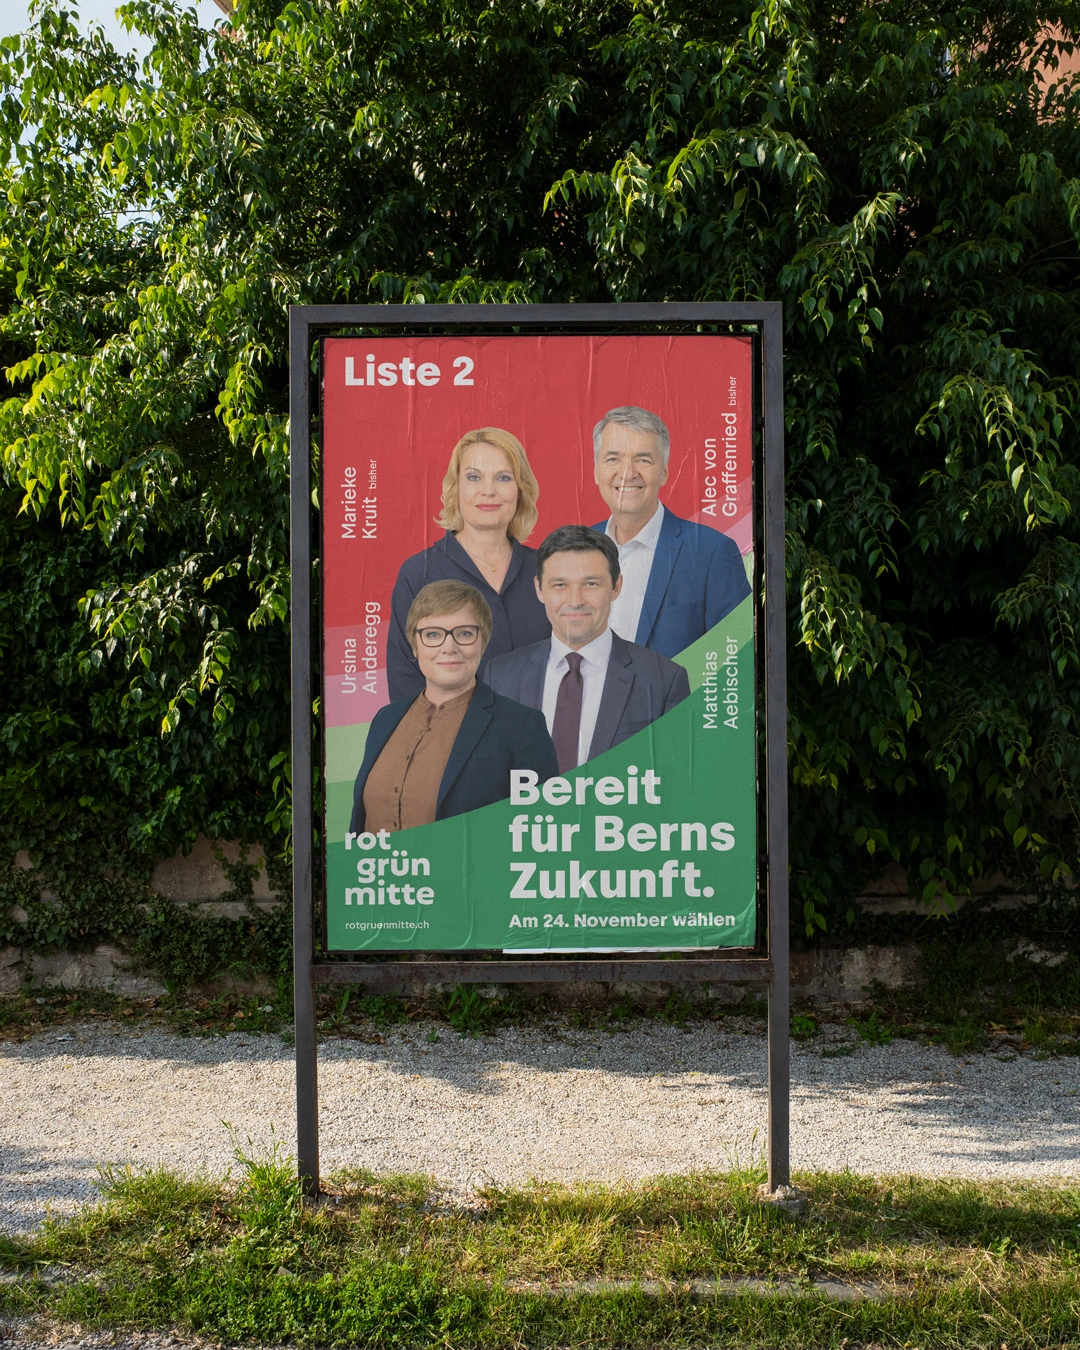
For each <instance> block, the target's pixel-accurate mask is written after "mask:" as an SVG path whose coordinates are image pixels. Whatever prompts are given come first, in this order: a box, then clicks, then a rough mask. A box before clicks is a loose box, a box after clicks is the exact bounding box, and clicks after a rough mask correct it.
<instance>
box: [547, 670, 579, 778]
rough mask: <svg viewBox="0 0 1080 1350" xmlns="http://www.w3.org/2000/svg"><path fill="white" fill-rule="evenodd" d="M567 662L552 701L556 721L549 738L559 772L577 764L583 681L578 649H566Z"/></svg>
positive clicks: (573, 767)
mask: <svg viewBox="0 0 1080 1350" xmlns="http://www.w3.org/2000/svg"><path fill="white" fill-rule="evenodd" d="M566 664H567V665H568V666H569V670H567V672H566V674H565V675H564V676H563V677H562V683H561V684H560V685H559V697H558V698H557V699H556V701H555V724H554V726H553V727H552V729H551V739H552V740H553V741H554V742H555V754H556V755H557V756H558V759H559V772H560V773H566V772H568V770H570V769H576V768H577V762H578V737H579V736H580V734H581V694H582V690H583V689H584V688H585V681H584V680H583V679H582V678H581V653H580V652H567V655H566Z"/></svg>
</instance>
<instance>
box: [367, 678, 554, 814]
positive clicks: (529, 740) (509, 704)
mask: <svg viewBox="0 0 1080 1350" xmlns="http://www.w3.org/2000/svg"><path fill="white" fill-rule="evenodd" d="M414 702H415V700H414V699H411V698H403V699H399V700H398V701H397V702H396V703H388V704H387V705H386V707H385V708H380V709H379V711H378V712H377V713H376V714H375V716H374V718H373V719H372V722H371V727H370V729H369V730H368V737H367V745H366V746H365V747H364V762H363V764H361V765H360V772H359V773H358V774H357V775H356V785H355V787H354V788H353V813H352V822H351V824H350V825H349V829H350V830H351V831H352V832H353V833H354V834H360V833H362V832H363V829H364V788H365V786H366V785H367V780H368V774H369V773H370V772H371V770H372V768H373V766H374V764H375V761H376V760H377V759H378V758H379V756H380V755H381V754H382V752H383V750H384V748H385V746H386V742H387V741H388V740H389V739H390V737H391V736H392V735H393V733H394V729H395V728H396V726H397V724H398V723H399V722H400V721H401V719H402V718H403V717H404V716H405V714H406V713H407V712H408V711H409V709H410V708H411V707H412V705H413V703H414ZM511 769H532V770H533V772H534V773H536V774H539V776H540V781H541V782H543V781H544V780H545V779H546V778H553V777H554V776H555V774H557V773H558V772H559V761H558V759H557V758H556V755H555V746H554V745H553V744H552V741H551V737H550V736H549V735H548V729H547V723H546V722H545V721H544V714H543V713H540V712H535V711H534V710H533V709H532V708H523V707H522V706H521V704H520V703H514V702H513V701H512V700H511V699H508V698H503V697H501V696H500V695H499V694H496V693H494V692H493V691H492V690H491V689H489V688H488V686H487V685H486V684H482V683H480V682H479V681H477V685H476V689H475V690H474V691H473V696H472V698H471V699H470V700H469V706H468V708H467V709H466V710H465V716H464V717H463V718H462V719H461V726H460V727H459V728H458V734H457V736H456V737H455V738H454V744H453V747H452V748H451V750H450V758H449V759H448V760H447V761H446V768H445V770H444V771H443V776H442V782H441V783H440V785H439V798H438V804H437V805H436V807H435V819H436V820H445V819H446V818H447V817H448V816H460V815H461V814H462V813H463V812H464V811H475V810H476V809H477V808H478V807H481V806H490V805H491V803H492V802H501V801H502V800H503V799H504V798H505V797H509V796H510V770H511Z"/></svg>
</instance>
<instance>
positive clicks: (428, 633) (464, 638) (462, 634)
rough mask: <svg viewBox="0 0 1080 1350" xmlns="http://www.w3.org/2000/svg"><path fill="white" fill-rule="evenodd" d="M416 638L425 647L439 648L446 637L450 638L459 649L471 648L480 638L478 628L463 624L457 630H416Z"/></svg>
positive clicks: (473, 625) (470, 624)
mask: <svg viewBox="0 0 1080 1350" xmlns="http://www.w3.org/2000/svg"><path fill="white" fill-rule="evenodd" d="M416 636H417V637H418V638H419V639H420V641H421V643H422V644H423V645H424V646H425V647H441V646H442V645H443V643H444V642H445V641H446V639H447V638H448V637H452V638H453V639H454V641H455V642H456V643H457V645H458V646H459V647H471V646H472V645H473V643H474V642H476V640H477V638H479V636H480V627H479V625H478V624H474V623H463V624H459V625H458V627H457V628H418V629H417V630H416Z"/></svg>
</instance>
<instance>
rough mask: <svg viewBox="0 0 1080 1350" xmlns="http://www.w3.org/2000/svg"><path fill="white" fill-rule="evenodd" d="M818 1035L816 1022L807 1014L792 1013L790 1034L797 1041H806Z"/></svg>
mask: <svg viewBox="0 0 1080 1350" xmlns="http://www.w3.org/2000/svg"><path fill="white" fill-rule="evenodd" d="M817 1033H818V1024H817V1021H816V1020H815V1019H814V1018H813V1017H811V1016H810V1015H809V1013H793V1014H792V1016H791V1034H792V1036H793V1037H794V1038H795V1040H797V1041H808V1040H809V1039H810V1038H811V1037H812V1036H816V1035H817Z"/></svg>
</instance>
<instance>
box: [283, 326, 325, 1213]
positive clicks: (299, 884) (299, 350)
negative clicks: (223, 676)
mask: <svg viewBox="0 0 1080 1350" xmlns="http://www.w3.org/2000/svg"><path fill="white" fill-rule="evenodd" d="M310 362H311V353H310V351H309V346H308V324H307V322H306V316H305V315H304V313H303V311H302V310H301V309H298V308H293V309H292V310H291V311H290V314H289V466H290V493H289V539H290V546H289V562H290V576H291V583H290V590H289V604H290V621H291V625H292V626H291V639H292V789H293V791H292V809H293V834H292V837H293V1015H294V1017H295V1026H296V1167H297V1172H298V1175H299V1177H300V1182H301V1185H302V1187H303V1189H304V1193H305V1194H307V1195H318V1193H319V1078H318V1049H317V1046H316V1041H315V987H314V984H313V983H312V971H311V967H312V961H313V958H314V954H315V951H314V947H315V944H314V933H313V916H314V910H313V905H312V892H311V853H312V846H313V821H312V801H311V781H312V779H311V767H312V766H311V428H310V407H311V405H310V402H309V398H310V371H311V365H310Z"/></svg>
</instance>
